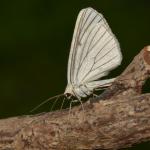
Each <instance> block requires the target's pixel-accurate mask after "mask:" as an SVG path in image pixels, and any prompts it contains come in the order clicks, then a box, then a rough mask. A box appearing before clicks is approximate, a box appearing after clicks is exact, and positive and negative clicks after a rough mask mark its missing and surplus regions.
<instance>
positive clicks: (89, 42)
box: [64, 8, 122, 99]
mask: <svg viewBox="0 0 150 150" xmlns="http://www.w3.org/2000/svg"><path fill="white" fill-rule="evenodd" d="M121 60H122V55H121V51H120V46H119V43H118V40H117V39H116V37H115V35H114V34H113V33H112V31H111V29H110V27H109V26H108V24H107V22H106V20H105V19H104V17H103V15H102V14H100V13H98V12H97V11H96V10H94V9H92V8H86V9H82V10H81V11H80V13H79V15H78V17H77V21H76V25H75V29H74V34H73V39H72V43H71V50H70V55H69V61H68V75H67V79H68V85H67V87H66V90H65V93H64V94H67V93H69V94H71V95H73V96H75V97H77V98H78V99H81V98H82V97H87V96H88V95H90V94H92V92H93V90H94V89H96V88H102V87H108V86H110V85H111V83H112V82H113V81H114V80H115V78H113V79H107V80H99V79H100V78H101V77H104V76H106V75H107V74H108V73H109V72H110V71H111V70H113V69H114V68H116V67H117V66H118V65H120V64H121Z"/></svg>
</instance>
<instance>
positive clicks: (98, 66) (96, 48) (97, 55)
mask: <svg viewBox="0 0 150 150" xmlns="http://www.w3.org/2000/svg"><path fill="white" fill-rule="evenodd" d="M93 34H94V36H93ZM89 36H90V37H91V38H92V36H93V38H92V39H89V41H88V42H87V43H85V45H86V44H87V45H88V43H90V45H89V46H88V51H87V53H86V56H85V57H84V59H83V61H82V63H81V65H80V67H79V70H78V75H77V78H78V84H79V85H80V84H81V83H82V84H86V83H88V82H92V81H95V80H98V79H99V78H101V77H103V76H106V75H107V74H108V73H109V72H110V71H111V70H113V69H114V68H116V67H117V66H118V65H120V63H121V60H122V55H121V51H120V46H119V43H118V41H117V39H116V37H115V36H114V34H113V33H112V32H110V30H108V29H107V28H106V27H105V26H103V25H101V24H99V23H97V24H96V25H95V26H94V29H93V30H92V32H91V33H90V35H89Z"/></svg>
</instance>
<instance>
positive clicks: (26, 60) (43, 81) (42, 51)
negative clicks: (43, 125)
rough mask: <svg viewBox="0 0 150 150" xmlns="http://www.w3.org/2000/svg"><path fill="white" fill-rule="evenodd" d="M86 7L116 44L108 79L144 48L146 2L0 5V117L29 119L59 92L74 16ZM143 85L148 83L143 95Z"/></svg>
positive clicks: (49, 0)
mask: <svg viewBox="0 0 150 150" xmlns="http://www.w3.org/2000/svg"><path fill="white" fill-rule="evenodd" d="M89 6H90V7H93V8H94V9H96V10H97V11H99V12H101V13H102V14H103V15H104V16H105V18H106V19H107V21H108V23H109V25H110V27H111V28H112V31H113V32H114V33H115V35H116V36H117V38H118V40H119V42H120V45H121V49H122V53H123V62H122V65H121V66H120V67H119V68H118V69H116V70H114V71H113V72H112V73H111V75H109V77H112V76H117V75H119V74H120V73H121V72H122V71H123V70H124V69H125V68H126V67H127V65H128V64H129V63H130V62H131V60H132V59H133V57H134V56H135V55H136V54H137V53H139V51H140V50H141V49H142V48H143V47H144V46H146V45H148V44H150V1H148V0H139V1H138V0H137V1H136V0H132V1H131V0H125V1H121V0H80V1H79V0H74V1H72V0H63V1H56V0H21V1H20V0H12V1H8V0H5V1H4V0H1V1H0V118H6V117H10V116H16V115H23V114H29V111H30V110H31V109H32V108H33V107H35V106H36V105H37V104H39V103H41V102H42V101H43V100H45V99H47V98H48V97H51V96H54V95H57V94H60V93H63V92H64V89H65V86H66V82H67V80H66V74H67V73H66V72H67V61H68V54H69V50H70V43H71V39H72V34H73V29H74V25H75V21H76V17H77V15H78V12H79V11H80V10H81V9H82V8H85V7H89ZM149 86H150V82H149V81H148V82H146V85H145V86H144V89H143V92H148V91H149V90H148V87H149ZM149 92H150V91H149ZM47 106H48V107H49V104H47ZM48 107H46V106H43V107H42V108H41V109H39V110H38V111H37V112H42V111H49V109H48ZM148 147H149V148H150V144H149V143H145V144H141V145H138V146H136V147H134V148H132V149H142V148H145V149H149V148H148Z"/></svg>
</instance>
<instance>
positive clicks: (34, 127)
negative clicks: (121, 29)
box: [0, 46, 150, 150]
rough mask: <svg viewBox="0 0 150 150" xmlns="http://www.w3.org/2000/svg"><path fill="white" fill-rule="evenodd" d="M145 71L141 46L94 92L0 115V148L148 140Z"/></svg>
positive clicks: (109, 145)
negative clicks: (61, 106)
mask: <svg viewBox="0 0 150 150" xmlns="http://www.w3.org/2000/svg"><path fill="white" fill-rule="evenodd" d="M149 76H150V47H149V46H147V47H145V48H144V49H143V50H142V51H141V52H140V53H139V54H138V55H137V56H136V57H135V58H134V60H133V61H132V62H131V64H130V65H129V66H128V67H127V69H126V70H125V71H124V72H123V73H122V74H121V75H120V76H119V77H118V78H117V79H116V80H115V82H114V83H113V85H112V86H111V87H109V88H108V89H107V90H105V92H104V93H102V94H101V95H100V96H99V97H98V98H95V99H89V100H88V101H87V102H86V103H84V104H83V105H84V111H83V110H82V107H81V106H77V107H74V108H72V110H71V115H70V118H69V120H68V110H61V111H55V112H50V113H43V114H39V115H33V116H21V117H14V118H8V119H2V120H0V150H41V149H42V150H51V149H56V150H58V149H60V150H63V149H65V150H66V149H69V150H76V149H78V150H93V149H120V148H125V147H130V146H131V145H133V144H137V143H140V142H143V141H148V140H150V109H149V108H150V93H148V94H141V91H142V86H143V84H144V82H145V81H146V79H147V78H148V77H149Z"/></svg>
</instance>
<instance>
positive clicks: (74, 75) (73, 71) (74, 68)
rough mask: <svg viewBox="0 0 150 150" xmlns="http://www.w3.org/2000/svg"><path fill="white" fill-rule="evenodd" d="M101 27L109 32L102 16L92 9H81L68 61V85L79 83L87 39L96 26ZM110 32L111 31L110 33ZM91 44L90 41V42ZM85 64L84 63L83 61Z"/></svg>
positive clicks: (86, 48)
mask: <svg viewBox="0 0 150 150" xmlns="http://www.w3.org/2000/svg"><path fill="white" fill-rule="evenodd" d="M97 23H98V24H99V25H103V26H104V27H105V28H106V29H107V30H108V31H109V30H110V28H109V26H108V24H107V22H106V20H105V19H104V17H103V15H102V14H100V13H98V12H97V11H96V10H94V9H92V8H86V9H82V10H81V11H80V13H79V15H78V17H77V21H76V25H75V29H74V34H73V39H72V43H71V49H70V54H69V60H68V73H67V79H68V83H79V81H78V76H80V75H79V68H80V67H81V66H82V65H83V64H82V63H83V59H84V57H86V55H87V53H88V52H87V51H88V45H90V43H89V41H90V40H89V39H91V40H92V38H91V37H90V36H91V34H92V35H93V30H95V29H94V28H95V25H96V24H97ZM110 32H111V31H110ZM91 43H92V41H91ZM84 62H85V61H84Z"/></svg>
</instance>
